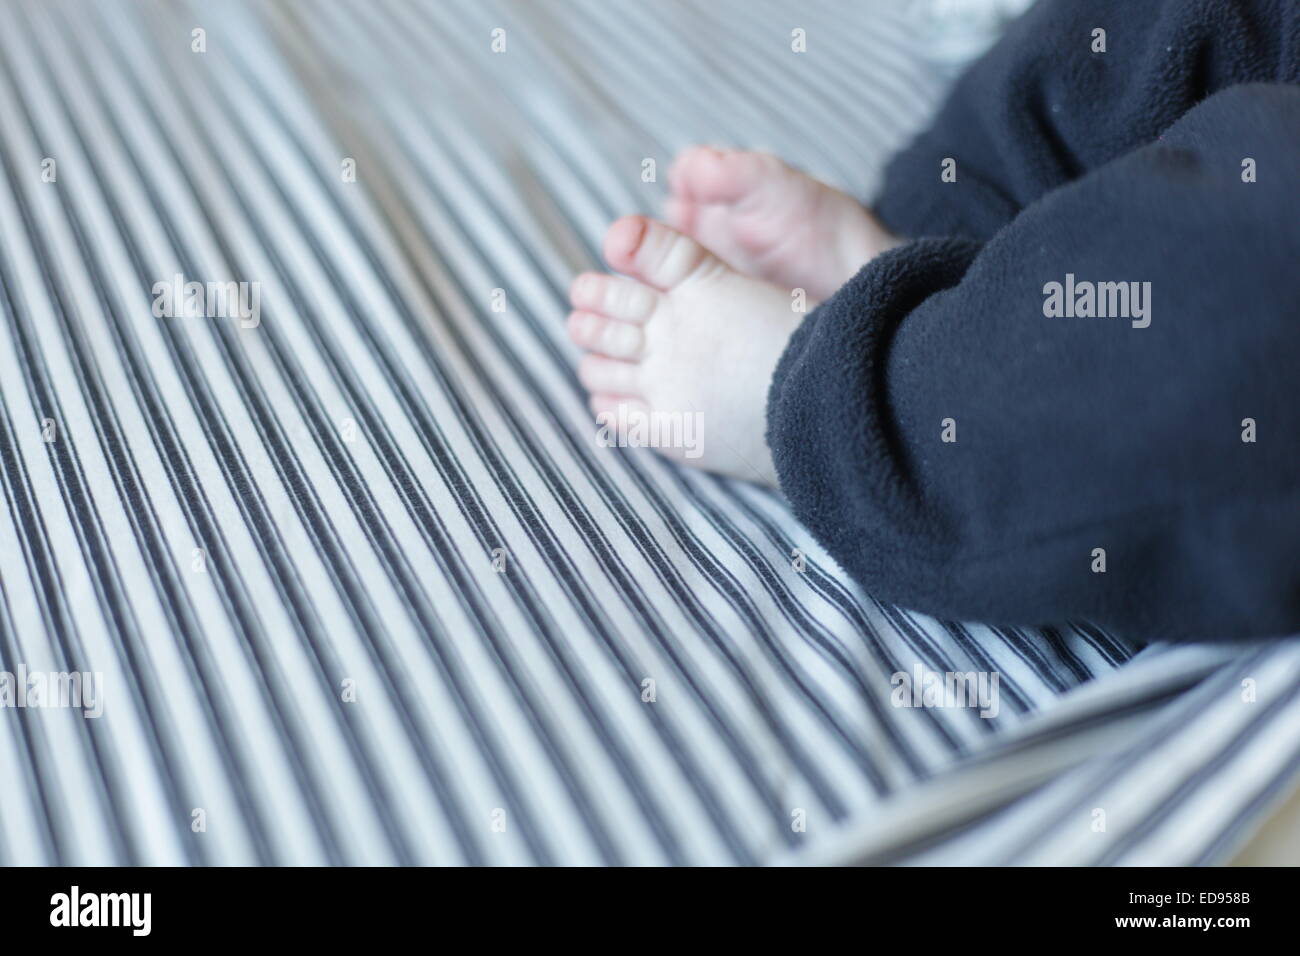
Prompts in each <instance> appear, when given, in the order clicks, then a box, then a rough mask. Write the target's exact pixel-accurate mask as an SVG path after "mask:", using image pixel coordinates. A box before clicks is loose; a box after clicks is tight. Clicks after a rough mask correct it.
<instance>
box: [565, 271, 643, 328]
mask: <svg viewBox="0 0 1300 956" xmlns="http://www.w3.org/2000/svg"><path fill="white" fill-rule="evenodd" d="M569 302H570V303H571V304H572V305H573V307H574V308H575V309H578V310H582V311H587V312H596V313H598V314H600V315H607V316H609V317H611V318H614V319H621V320H622V321H624V322H644V321H645V320H646V319H648V318H650V315H651V313H653V312H654V310H655V306H656V305H658V304H659V293H658V292H656V291H655V290H654V289H652V288H650V287H649V286H647V285H645V284H643V283H640V282H637V281H636V280H634V279H625V278H623V277H622V276H612V275H606V274H604V273H600V272H584V273H582V274H581V275H580V276H578V277H577V278H576V279H574V280H573V285H572V286H570V287H569Z"/></svg>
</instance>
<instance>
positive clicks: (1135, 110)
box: [876, 0, 1300, 239]
mask: <svg viewBox="0 0 1300 956" xmlns="http://www.w3.org/2000/svg"><path fill="white" fill-rule="evenodd" d="M1097 30H1103V31H1105V32H1104V35H1094V31H1097ZM1102 44H1104V49H1103V48H1102ZM1297 81H1300V3H1297V2H1296V0H1039V2H1038V3H1037V4H1035V6H1034V7H1032V8H1031V9H1030V10H1029V12H1028V13H1026V14H1025V15H1024V16H1023V17H1021V18H1020V19H1018V20H1017V21H1016V22H1014V23H1013V24H1012V25H1011V26H1010V27H1009V29H1008V31H1007V33H1006V34H1005V35H1004V36H1003V38H1002V39H1001V40H1000V42H999V43H998V44H997V45H995V46H994V47H993V48H992V49H991V50H990V51H989V52H988V53H987V54H986V55H985V56H984V57H983V58H981V59H980V60H978V61H976V63H975V64H974V65H973V66H972V67H971V68H970V69H969V70H967V71H966V73H965V74H964V75H963V76H962V78H961V79H960V80H959V81H958V82H957V84H956V86H955V88H954V89H953V91H952V93H951V94H950V97H949V100H948V101H947V103H946V104H945V105H944V106H943V108H942V109H941V110H940V112H939V114H938V116H937V117H936V119H935V121H934V123H933V124H932V125H931V126H930V127H929V129H928V130H926V131H925V132H923V133H922V134H921V135H920V136H919V137H918V138H917V139H916V140H915V141H914V142H913V143H912V145H911V146H910V147H908V148H907V149H905V150H904V151H903V152H902V153H900V154H899V155H898V156H897V157H896V158H895V159H894V160H893V162H892V163H891V164H890V166H889V168H888V170H887V171H886V176H885V182H884V186H883V189H882V192H881V198H880V199H879V200H878V201H877V203H876V214H877V215H878V216H879V218H880V219H881V220H882V221H883V222H884V223H885V225H886V226H888V227H889V228H890V229H891V231H893V232H894V233H895V234H897V235H900V236H923V235H925V236H937V235H942V236H968V237H971V238H975V239H988V238H990V237H991V236H992V235H993V234H994V233H995V232H996V231H997V230H998V229H1000V228H1001V227H1002V226H1004V225H1006V224H1007V223H1008V222H1010V221H1011V220H1012V219H1013V218H1014V217H1015V216H1016V215H1017V213H1019V212H1020V210H1022V209H1024V208H1025V207H1026V206H1028V205H1029V204H1030V203H1032V202H1033V201H1034V200H1036V199H1038V198H1039V197H1041V196H1043V195H1045V194H1046V193H1048V192H1049V191H1051V190H1052V189H1055V188H1057V187H1059V186H1062V185H1065V184H1066V183H1068V182H1071V181H1072V180H1074V179H1076V178H1078V177H1079V176H1081V175H1083V174H1084V173H1086V172H1088V171H1090V170H1093V169H1097V168H1099V167H1100V166H1103V165H1104V164H1106V163H1108V162H1110V161H1111V160H1113V159H1116V158H1118V157H1120V156H1123V155H1125V154H1126V153H1128V152H1130V151H1132V150H1134V149H1136V148H1138V147H1139V146H1142V145H1145V144H1146V143H1149V142H1152V141H1153V140H1155V139H1156V137H1157V136H1159V135H1160V134H1161V133H1162V132H1164V131H1165V130H1166V129H1168V128H1169V126H1171V125H1172V124H1173V123H1174V121H1175V120H1177V119H1178V118H1179V117H1180V116H1182V115H1183V114H1184V113H1186V112H1187V111H1188V110H1189V109H1191V108H1192V107H1193V106H1194V105H1196V104H1197V103H1198V102H1200V101H1201V100H1202V99H1204V98H1206V97H1207V96H1209V95H1211V94H1213V93H1216V92H1219V91H1220V90H1223V89H1226V88H1227V87H1229V86H1233V85H1235V84H1239V83H1248V82H1270V83H1294V82H1297ZM947 161H951V163H948V162H947ZM945 173H946V175H945ZM941 177H942V178H941Z"/></svg>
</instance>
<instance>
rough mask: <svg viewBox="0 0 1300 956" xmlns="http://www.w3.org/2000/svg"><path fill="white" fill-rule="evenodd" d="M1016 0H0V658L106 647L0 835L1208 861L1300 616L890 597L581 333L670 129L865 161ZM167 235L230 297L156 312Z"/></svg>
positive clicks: (1241, 825) (654, 203)
mask: <svg viewBox="0 0 1300 956" xmlns="http://www.w3.org/2000/svg"><path fill="white" fill-rule="evenodd" d="M1016 6H1017V5H1016V4H1015V3H993V4H989V5H988V8H987V9H986V10H985V11H984V12H983V13H981V14H980V15H979V16H975V17H974V18H973V19H972V20H971V23H970V25H969V26H968V27H967V28H960V24H959V22H958V21H953V20H950V19H947V18H940V20H939V21H938V25H937V26H936V21H935V19H934V17H933V5H927V6H926V7H924V8H922V7H919V6H917V5H913V4H907V3H897V2H891V0H876V2H853V3H849V2H836V0H815V2H809V3H793V2H778V0H752V2H741V0H734V2H706V0H653V2H647V3H637V4H631V3H620V2H613V0H531V2H522V0H519V2H509V0H482V2H479V0H476V2H472V3H471V2H451V0H428V2H414V0H411V2H405V0H346V2H324V0H321V2H309V0H300V2H277V3H269V2H268V3H261V2H252V0H250V2H237V0H221V2H211V3H179V2H163V0H138V2H129V0H106V2H90V0H82V2H77V0H6V2H5V3H4V4H3V5H0V487H2V488H3V492H4V495H5V507H3V508H0V542H2V543H3V544H4V545H5V547H4V548H3V549H0V599H2V600H3V607H2V608H0V671H5V672H16V671H17V670H18V669H19V668H20V666H21V667H22V668H24V669H26V670H27V671H48V672H67V671H78V672H88V673H100V674H102V675H103V678H104V693H103V698H104V700H103V703H104V713H103V716H101V717H95V718H85V717H83V716H82V715H81V714H80V712H78V711H75V710H72V709H69V708H62V709H34V708H17V707H8V708H4V709H0V863H6V864H14V863H21V864H34V863H78V864H112V863H146V864H187V863H193V864H254V863H274V864H323V863H348V864H353V863H358V864H367V863H380V864H383V863H440V864H441V863H488V864H494V863H511V864H516V863H521V864H526V863H543V864H549V863H554V864H592V863H631V864H660V863H694V864H727V863H751V864H752V863H778V862H854V861H862V862H918V863H925V862H981V863H1001V862H1053V863H1093V862H1107V863H1129V862H1143V863H1194V862H1211V861H1216V860H1220V859H1223V858H1225V856H1226V855H1227V854H1229V853H1230V852H1231V850H1232V849H1233V848H1234V847H1235V846H1236V845H1237V844H1238V843H1239V842H1240V841H1241V840H1242V839H1244V838H1245V837H1246V836H1247V835H1248V834H1249V832H1250V830H1251V828H1252V826H1253V825H1254V824H1255V822H1256V821H1257V820H1258V819H1259V818H1260V817H1261V815H1262V814H1264V813H1265V812H1266V811H1267V810H1268V809H1269V807H1270V806H1272V805H1273V804H1274V803H1275V802H1276V801H1277V800H1279V799H1281V798H1283V797H1284V796H1285V794H1286V792H1287V788H1288V786H1289V784H1290V782H1291V781H1293V780H1294V778H1295V775H1296V772H1297V769H1300V765H1298V763H1297V762H1298V761H1300V733H1297V731H1298V730H1300V701H1298V700H1297V687H1300V682H1297V677H1298V676H1300V650H1298V649H1297V645H1296V642H1294V641H1291V642H1282V643H1278V644H1275V645H1271V646H1269V647H1267V648H1263V647H1241V646H1233V647H1219V646H1206V647H1195V648H1169V647H1163V646H1158V645H1157V646H1151V647H1146V648H1139V647H1135V646H1132V645H1129V644H1126V643H1124V642H1122V641H1119V640H1117V639H1115V638H1113V637H1111V636H1110V635H1107V634H1105V633H1103V632H1101V631H1099V630H1097V629H1095V628H1092V627H1090V626H1088V625H1086V624H1077V625H1070V624H1065V623H1062V624H1061V625H1059V626H1057V627H1051V628H1041V629H1017V628H991V627H986V626H982V625H976V624H962V623H957V622H946V621H938V620H934V619H931V618H927V617H924V616H921V615H917V614H913V613H910V612H908V611H906V610H902V609H899V608H894V607H889V606H885V605H882V604H880V603H878V602H876V601H874V600H872V598H871V597H870V596H869V595H867V594H864V593H862V592H861V590H860V589H859V588H857V587H856V585H854V584H853V583H852V582H851V581H850V580H849V579H848V578H847V577H846V576H845V575H843V574H842V573H841V572H840V571H839V570H838V569H837V568H836V567H835V566H834V565H833V563H832V562H830V561H829V560H828V559H827V558H826V557H825V556H824V554H823V553H822V552H821V550H820V549H819V548H818V547H817V545H816V543H815V542H813V541H812V540H810V539H809V536H808V535H807V533H806V532H805V531H803V530H802V529H801V528H800V526H799V525H798V524H797V523H796V522H795V521H794V520H793V519H792V518H791V517H790V515H789V513H788V512H787V510H786V508H785V506H784V505H783V503H782V500H781V498H780V496H779V495H777V494H774V493H771V492H767V491H763V490H759V489H756V488H753V487H749V486H746V485H742V484H737V483H733V482H729V481H726V480H723V479H718V478H715V477H712V476H709V475H704V474H699V473H695V472H691V471H684V470H682V469H680V468H678V467H676V466H674V465H672V464H669V463H667V462H665V461H663V460H661V459H659V458H658V457H656V456H655V455H654V454H653V453H650V452H647V451H644V450H636V449H618V448H606V447H600V446H599V445H598V444H597V442H596V441H595V438H594V435H595V429H594V426H593V424H592V422H591V420H590V416H589V413H588V411H587V408H586V404H585V399H584V397H583V395H582V392H581V389H580V388H579V386H578V384H577V382H576V379H575V376H574V371H573V369H574V365H575V362H576V358H577V356H576V354H575V352H574V351H573V349H572V348H571V346H570V345H569V344H568V342H567V340H566V339H565V337H564V335H563V317H564V314H565V312H566V305H565V293H566V289H567V286H568V283H569V281H570V279H571V277H572V276H573V275H574V274H575V273H576V272H577V271H580V270H582V269H586V268H598V267H599V255H598V250H599V242H600V237H601V235H602V233H603V230H604V228H605V226H606V225H607V224H608V222H609V221H610V220H611V219H613V218H615V217H616V216H618V215H621V214H624V213H628V212H635V211H642V212H650V213H654V212H656V211H657V210H658V208H659V205H660V203H661V202H662V199H663V197H664V180H665V176H666V172H667V168H668V164H669V163H670V162H671V159H672V157H673V155H674V153H675V152H676V151H677V150H678V149H680V148H681V147H684V146H686V145H689V144H691V143H696V142H706V143H720V144H728V145H743V146H756V147H764V148H769V149H772V150H773V151H775V152H778V153H779V154H780V155H782V156H783V157H785V158H786V159H787V160H789V161H790V162H792V163H794V164H796V165H799V166H802V167H803V168H805V169H807V170H808V171H810V172H812V173H814V174H816V175H818V176H821V177H823V178H825V179H827V180H828V181H830V182H832V183H834V184H836V185H838V186H841V187H842V188H845V189H848V190H849V191H851V192H853V193H855V194H856V195H858V196H860V197H862V198H863V199H864V200H869V199H870V198H871V196H872V195H873V192H874V190H875V189H876V188H877V186H878V183H879V181H880V173H881V170H882V167H883V164H884V163H885V162H886V161H887V160H888V158H889V156H890V155H891V153H892V152H893V151H894V150H896V149H897V148H898V147H900V146H901V145H902V144H903V143H904V142H905V141H906V140H907V138H908V137H909V136H910V135H911V134H912V133H913V132H915V131H916V130H917V129H918V128H919V127H920V126H921V125H922V124H924V123H925V121H926V119H927V117H928V116H929V115H930V113H931V111H932V110H933V109H934V108H935V106H936V105H937V103H938V101H939V100H940V98H941V97H942V95H943V91H944V88H945V85H946V83H947V82H948V81H949V80H950V79H951V75H952V73H953V72H954V71H955V69H956V68H957V66H958V65H959V63H960V62H961V60H962V59H963V58H964V57H969V56H971V55H974V53H975V52H977V51H978V49H981V48H982V47H983V46H985V45H987V43H988V42H991V40H992V38H993V36H994V35H995V33H996V25H997V23H999V22H1001V20H1002V19H1004V18H1005V17H1006V16H1009V15H1011V14H1012V13H1014V12H1015V10H1014V9H1013V8H1015V7H1016ZM1019 6H1023V4H1020V5H1019ZM961 29H966V30H967V33H966V35H965V39H962V38H961V37H959V36H957V34H958V33H960V32H961ZM936 30H938V33H936ZM954 31H955V32H954ZM939 33H941V34H943V36H942V37H941V36H939ZM799 37H802V39H803V41H804V47H805V51H804V52H796V50H795V49H794V45H797V44H795V40H796V39H797V38H799ZM945 51H946V52H945ZM936 54H938V58H939V59H942V60H944V62H945V65H944V66H942V67H941V66H938V65H936V62H935V61H936ZM47 160H52V161H53V165H50V164H49V163H48V162H47ZM51 170H53V171H56V175H55V176H54V178H50V177H49V175H48V173H49V171H51ZM651 170H652V171H653V172H654V175H653V176H649V175H647V171H651ZM43 173H44V175H43ZM178 274H179V275H182V276H184V278H185V279H186V280H192V281H197V282H204V283H206V282H220V283H228V282H236V283H237V282H249V283H256V284H257V286H258V288H259V290H260V316H259V321H258V322H257V323H256V324H251V323H247V322H241V321H240V320H239V319H238V318H232V317H229V316H224V317H223V316H217V317H211V316H203V317H200V316H188V317H176V318H169V317H165V316H164V317H158V316H157V315H155V311H156V310H155V308H154V305H155V302H154V299H155V292H154V289H155V288H156V284H157V283H160V282H163V283H167V282H171V281H172V278H173V276H176V275H178ZM723 371H725V370H723ZM706 440H707V439H706ZM918 668H920V669H921V672H922V673H945V672H961V673H966V672H972V673H974V672H979V673H985V674H987V673H991V672H996V673H997V674H998V675H999V678H1000V685H999V687H1000V697H999V707H998V708H997V713H996V714H995V715H994V714H990V715H989V716H987V717H981V716H979V713H978V711H977V710H976V709H972V708H969V707H967V708H935V707H899V706H895V704H896V703H897V701H896V700H894V699H893V697H892V692H893V691H894V689H895V686H896V683H897V682H896V680H895V679H894V675H897V674H900V673H901V674H906V675H909V676H910V675H912V674H914V673H917V672H918V671H917V669H918ZM1246 681H1249V682H1251V686H1252V687H1254V688H1256V689H1257V693H1256V694H1255V695H1254V696H1252V697H1251V699H1250V700H1249V701H1247V700H1246V699H1245V696H1244V695H1243V693H1242V687H1243V682H1246ZM1098 807H1104V808H1106V810H1107V819H1108V821H1109V824H1108V826H1106V827H1103V828H1102V829H1101V830H1098V829H1097V827H1096V825H1095V823H1096V819H1097V817H1096V814H1095V810H1096V809H1097V808H1098Z"/></svg>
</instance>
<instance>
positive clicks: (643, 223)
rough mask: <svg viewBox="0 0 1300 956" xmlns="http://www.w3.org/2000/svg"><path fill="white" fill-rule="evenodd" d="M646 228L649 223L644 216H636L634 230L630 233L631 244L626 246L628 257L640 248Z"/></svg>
mask: <svg viewBox="0 0 1300 956" xmlns="http://www.w3.org/2000/svg"><path fill="white" fill-rule="evenodd" d="M647 226H649V222H648V221H647V220H646V218H645V217H644V216H638V217H637V219H636V229H635V230H634V231H633V232H632V233H631V242H629V243H628V245H627V251H628V254H629V255H631V254H632V253H634V252H636V251H637V250H638V249H640V248H641V240H642V239H644V238H645V231H646V227H647Z"/></svg>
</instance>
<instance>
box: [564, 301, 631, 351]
mask: <svg viewBox="0 0 1300 956" xmlns="http://www.w3.org/2000/svg"><path fill="white" fill-rule="evenodd" d="M568 328H569V338H570V339H572V340H573V342H574V344H576V345H578V346H581V347H582V348H584V349H588V350H589V351H592V352H599V353H600V354H602V355H608V356H609V357H610V358H617V359H625V360H626V359H636V358H640V357H641V354H642V352H643V351H644V349H645V333H644V332H643V331H642V328H641V326H639V325H634V324H633V323H631V322H620V321H619V320H618V319H611V318H609V317H607V316H604V315H598V314H596V313H595V312H584V311H575V312H572V313H570V315H569V322H568Z"/></svg>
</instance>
